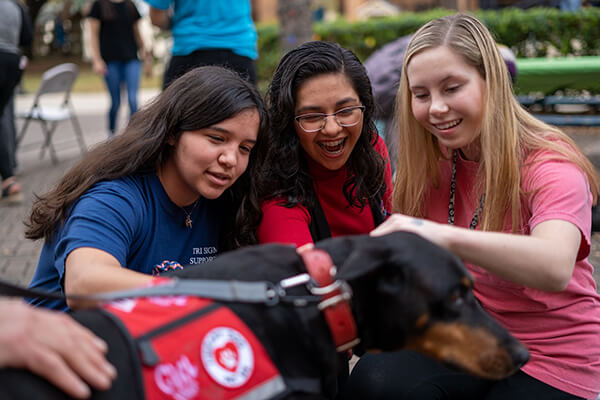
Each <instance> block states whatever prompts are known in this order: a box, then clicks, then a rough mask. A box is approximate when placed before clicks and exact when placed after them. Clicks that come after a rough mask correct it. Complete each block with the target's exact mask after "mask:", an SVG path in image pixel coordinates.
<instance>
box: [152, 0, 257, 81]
mask: <svg viewBox="0 0 600 400" xmlns="http://www.w3.org/2000/svg"><path fill="white" fill-rule="evenodd" d="M145 1H146V3H148V4H149V5H150V19H151V21H152V23H153V24H154V25H156V26H158V27H159V28H161V29H164V30H171V32H172V34H173V49H172V56H171V60H170V62H169V65H168V67H167V68H166V70H165V75H164V80H163V89H164V88H166V87H167V86H168V85H169V84H170V83H171V82H172V81H173V80H174V79H175V78H177V77H178V76H180V75H182V74H184V73H185V72H186V71H188V70H190V69H191V68H194V67H197V66H200V65H222V66H226V67H228V68H231V69H233V70H234V71H237V72H238V73H240V74H241V75H242V76H243V77H245V78H246V79H248V80H249V81H250V82H252V83H256V71H255V67H254V60H256V58H257V57H258V51H257V37H258V36H257V33H256V28H255V26H254V22H253V21H252V13H251V4H250V0H219V1H211V0H177V1H174V0H145Z"/></svg>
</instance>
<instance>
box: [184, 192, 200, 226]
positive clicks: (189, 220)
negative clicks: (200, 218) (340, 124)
mask: <svg viewBox="0 0 600 400" xmlns="http://www.w3.org/2000/svg"><path fill="white" fill-rule="evenodd" d="M198 200H200V199H198ZM198 200H196V201H195V202H194V205H193V206H192V209H191V210H190V211H189V212H188V211H187V210H186V209H185V207H181V209H182V210H183V212H184V213H185V226H186V227H187V228H189V229H192V213H193V212H194V209H195V208H196V206H197V205H198Z"/></svg>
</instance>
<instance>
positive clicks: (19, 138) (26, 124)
mask: <svg viewBox="0 0 600 400" xmlns="http://www.w3.org/2000/svg"><path fill="white" fill-rule="evenodd" d="M30 121H31V118H25V121H24V122H23V126H22V127H21V130H20V131H19V134H18V135H17V141H16V143H15V148H19V145H20V144H21V142H22V141H23V137H24V136H25V132H26V131H27V128H28V127H29V122H30Z"/></svg>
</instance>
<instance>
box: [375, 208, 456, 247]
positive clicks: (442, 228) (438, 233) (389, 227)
mask: <svg viewBox="0 0 600 400" xmlns="http://www.w3.org/2000/svg"><path fill="white" fill-rule="evenodd" d="M448 228H451V227H450V226H449V225H442V224H438V223H437V222H432V221H428V220H425V219H421V218H416V217H409V216H407V215H403V214H398V213H396V214H392V216H390V217H389V218H388V219H387V220H385V221H384V222H383V223H382V224H381V225H379V226H378V227H377V228H375V229H374V230H372V231H371V233H370V235H371V236H383V235H386V234H388V233H392V232H396V231H407V232H413V233H416V234H417V235H419V236H421V237H423V238H425V239H427V240H429V241H432V242H434V243H435V244H437V245H438V246H442V247H446V248H448V241H447V240H446V239H445V238H446V237H447V230H448Z"/></svg>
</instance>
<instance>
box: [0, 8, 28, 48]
mask: <svg viewBox="0 0 600 400" xmlns="http://www.w3.org/2000/svg"><path fill="white" fill-rule="evenodd" d="M22 24H23V15H22V11H21V9H20V7H19V5H18V4H17V3H15V2H14V1H13V0H0V51H3V52H8V53H15V54H19V38H20V37H21V27H22Z"/></svg>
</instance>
